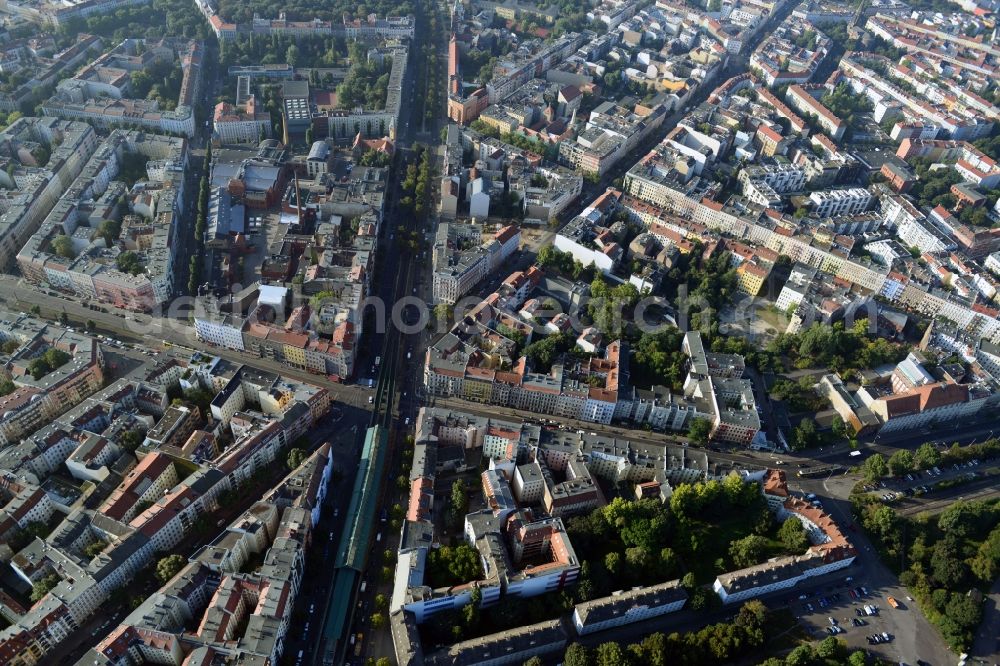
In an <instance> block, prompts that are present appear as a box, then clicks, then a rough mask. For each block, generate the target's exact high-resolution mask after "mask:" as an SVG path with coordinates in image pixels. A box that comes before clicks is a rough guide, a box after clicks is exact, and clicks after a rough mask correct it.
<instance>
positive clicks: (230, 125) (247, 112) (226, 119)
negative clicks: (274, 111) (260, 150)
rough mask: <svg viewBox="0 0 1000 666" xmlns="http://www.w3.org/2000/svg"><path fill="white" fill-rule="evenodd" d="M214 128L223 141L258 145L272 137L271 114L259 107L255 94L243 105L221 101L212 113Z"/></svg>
mask: <svg viewBox="0 0 1000 666" xmlns="http://www.w3.org/2000/svg"><path fill="white" fill-rule="evenodd" d="M212 129H213V130H214V131H215V134H216V135H217V136H218V138H219V141H220V142H221V143H252V144H254V145H256V144H257V143H259V142H260V141H262V140H263V139H268V138H270V137H271V114H270V113H268V112H266V111H264V110H262V109H259V108H258V106H257V98H256V96H254V95H250V97H249V98H247V100H246V101H245V102H244V103H243V105H242V106H233V105H231V104H229V103H228V102H219V103H218V104H216V105H215V110H214V111H213V113H212Z"/></svg>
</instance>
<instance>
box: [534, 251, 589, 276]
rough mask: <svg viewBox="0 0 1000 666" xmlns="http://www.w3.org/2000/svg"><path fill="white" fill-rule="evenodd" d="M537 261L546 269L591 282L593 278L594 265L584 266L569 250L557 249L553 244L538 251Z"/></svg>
mask: <svg viewBox="0 0 1000 666" xmlns="http://www.w3.org/2000/svg"><path fill="white" fill-rule="evenodd" d="M536 261H537V262H538V264H539V265H540V266H542V267H543V268H545V269H546V270H550V271H551V270H554V271H556V272H558V273H559V274H560V275H565V276H566V277H570V278H573V279H574V280H577V279H579V280H583V281H584V282H590V280H591V279H592V278H593V273H594V269H593V266H584V265H583V264H582V263H581V262H580V260H579V259H574V258H573V255H572V254H570V253H569V252H562V251H560V250H557V249H556V248H555V247H554V246H552V245H546V246H545V247H543V248H542V249H541V250H539V251H538V257H537V258H536Z"/></svg>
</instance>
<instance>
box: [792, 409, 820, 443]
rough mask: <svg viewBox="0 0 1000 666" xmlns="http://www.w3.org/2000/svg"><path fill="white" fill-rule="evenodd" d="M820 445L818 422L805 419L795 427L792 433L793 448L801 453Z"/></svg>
mask: <svg viewBox="0 0 1000 666" xmlns="http://www.w3.org/2000/svg"><path fill="white" fill-rule="evenodd" d="M818 443H819V433H818V432H817V430H816V422H815V421H814V420H812V419H811V418H808V417H807V418H804V419H802V420H801V421H799V424H798V425H797V426H795V431H794V432H793V433H792V448H793V449H795V450H797V451H801V450H802V449H808V448H810V447H812V446H815V445H816V444H818Z"/></svg>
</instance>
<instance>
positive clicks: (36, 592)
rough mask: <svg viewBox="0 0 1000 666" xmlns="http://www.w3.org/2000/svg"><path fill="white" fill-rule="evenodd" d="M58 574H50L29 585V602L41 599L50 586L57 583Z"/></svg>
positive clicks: (52, 586)
mask: <svg viewBox="0 0 1000 666" xmlns="http://www.w3.org/2000/svg"><path fill="white" fill-rule="evenodd" d="M59 580H60V579H59V576H57V575H56V574H51V575H48V576H46V577H45V578H43V579H41V580H40V581H38V582H37V583H35V584H34V585H32V586H31V603H35V602H37V601H41V600H42V599H43V598H44V597H45V595H46V594H48V593H49V592H50V591H51V590H52V588H54V587H55V586H56V585H58V584H59Z"/></svg>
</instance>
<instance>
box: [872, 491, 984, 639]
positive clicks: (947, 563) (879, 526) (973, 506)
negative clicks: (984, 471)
mask: <svg viewBox="0 0 1000 666" xmlns="http://www.w3.org/2000/svg"><path fill="white" fill-rule="evenodd" d="M854 510H855V513H856V515H857V517H858V519H859V523H860V524H861V525H862V526H863V527H864V529H865V531H866V532H867V533H868V534H869V536H871V537H872V541H873V542H874V543H875V545H876V548H877V549H878V551H879V554H880V555H881V557H882V559H883V561H884V562H885V564H886V566H888V567H890V568H892V569H894V570H895V571H896V572H897V573H898V574H899V582H900V583H902V584H903V585H905V586H906V587H907V588H908V589H909V591H910V593H911V594H912V595H913V597H914V598H915V599H916V600H917V603H918V604H919V605H920V608H921V610H922V611H923V612H924V614H925V615H926V616H927V619H928V620H930V622H931V623H932V624H934V625H936V626H937V627H938V628H939V629H940V630H941V633H942V635H943V636H944V639H945V641H946V642H947V643H948V644H949V645H950V646H951V648H952V649H954V650H955V651H957V652H961V651H963V650H964V649H966V648H967V647H968V646H969V645H970V644H971V643H972V639H973V634H974V632H975V630H976V628H977V627H978V626H979V623H980V620H981V618H982V606H981V604H980V603H979V601H978V599H979V596H978V595H979V593H980V592H985V591H986V590H987V589H989V587H990V585H992V583H993V581H994V580H995V579H996V577H997V575H998V574H1000V500H996V499H991V500H983V501H971V502H966V501H962V500H959V501H956V502H955V503H954V504H952V505H950V506H949V507H948V508H947V509H945V510H944V511H942V512H941V513H939V514H927V513H922V514H918V515H917V516H916V517H908V516H903V515H900V514H898V513H897V512H896V511H894V510H893V508H892V507H890V506H888V505H886V504H883V503H881V502H879V501H877V498H874V497H872V496H869V495H856V496H855V498H854Z"/></svg>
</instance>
